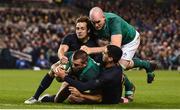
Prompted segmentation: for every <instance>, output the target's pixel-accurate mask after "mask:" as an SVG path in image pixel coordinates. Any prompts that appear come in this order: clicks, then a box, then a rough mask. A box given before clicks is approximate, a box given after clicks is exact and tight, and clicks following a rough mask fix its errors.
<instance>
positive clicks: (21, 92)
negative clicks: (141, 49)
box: [0, 70, 180, 109]
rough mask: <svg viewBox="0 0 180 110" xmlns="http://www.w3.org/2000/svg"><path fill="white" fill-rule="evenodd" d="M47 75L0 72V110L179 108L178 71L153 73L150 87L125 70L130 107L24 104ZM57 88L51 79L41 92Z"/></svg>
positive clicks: (143, 78) (141, 77)
mask: <svg viewBox="0 0 180 110" xmlns="http://www.w3.org/2000/svg"><path fill="white" fill-rule="evenodd" d="M47 72H48V70H42V71H33V70H0V109H58V108H59V109H80V108H82V109H130V108H131V109H132V108H135V109H138V108H142V109H149V108H155V109H157V108H166V109H169V108H172V109H180V72H179V71H156V79H155V81H154V82H153V83H152V84H147V83H146V74H145V72H144V71H136V70H133V71H127V72H126V74H127V76H128V77H129V79H130V80H132V81H133V83H134V84H135V86H136V93H135V100H134V102H132V103H129V104H115V105H100V104H99V105H97V104H94V105H75V104H68V103H62V104H55V103H37V104H33V105H26V104H24V100H26V99H28V98H29V97H31V96H32V95H33V94H34V92H35V90H36V89H37V87H38V85H39V83H40V81H41V79H42V78H43V77H44V75H45V74H46V73H47ZM59 86H60V83H58V82H57V81H55V80H54V82H53V83H52V85H51V86H50V88H48V89H47V90H46V91H45V92H44V93H49V94H54V93H56V92H57V90H58V88H59Z"/></svg>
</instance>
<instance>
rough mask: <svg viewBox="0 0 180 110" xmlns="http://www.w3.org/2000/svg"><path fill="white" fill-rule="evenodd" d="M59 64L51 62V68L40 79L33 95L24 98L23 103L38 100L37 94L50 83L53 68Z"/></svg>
mask: <svg viewBox="0 0 180 110" xmlns="http://www.w3.org/2000/svg"><path fill="white" fill-rule="evenodd" d="M58 65H59V62H57V63H55V64H53V65H52V66H51V70H50V71H49V72H48V73H47V74H46V75H45V76H44V78H43V79H42V80H41V82H40V84H39V87H38V89H37V90H36V92H35V94H34V95H33V97H31V98H29V99H28V100H26V101H25V102H24V103H26V104H33V103H36V102H38V98H39V96H40V95H41V94H42V93H43V92H44V91H45V90H46V89H47V88H48V87H49V86H50V85H51V83H52V81H53V79H54V72H53V69H54V68H55V67H57V66H58Z"/></svg>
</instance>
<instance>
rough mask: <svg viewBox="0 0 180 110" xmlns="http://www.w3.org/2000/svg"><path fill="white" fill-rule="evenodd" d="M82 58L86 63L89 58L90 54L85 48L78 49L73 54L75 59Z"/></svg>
mask: <svg viewBox="0 0 180 110" xmlns="http://www.w3.org/2000/svg"><path fill="white" fill-rule="evenodd" d="M77 59H81V60H82V63H86V62H87V60H88V54H87V53H86V52H85V51H83V50H76V51H75V52H74V55H73V60H77Z"/></svg>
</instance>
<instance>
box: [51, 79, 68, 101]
mask: <svg viewBox="0 0 180 110" xmlns="http://www.w3.org/2000/svg"><path fill="white" fill-rule="evenodd" d="M68 87H69V84H68V83H66V82H63V83H62V84H61V87H60V89H59V91H58V92H57V94H56V96H55V98H54V102H56V103H62V102H63V101H64V100H66V99H67V98H68V96H69V95H70V94H71V93H70V91H69V88H68Z"/></svg>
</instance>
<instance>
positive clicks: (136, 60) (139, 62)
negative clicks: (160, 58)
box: [132, 58, 152, 73]
mask: <svg viewBox="0 0 180 110" xmlns="http://www.w3.org/2000/svg"><path fill="white" fill-rule="evenodd" d="M132 60H133V61H134V68H136V67H140V68H144V69H146V72H147V73H148V72H151V71H152V70H151V68H150V63H149V62H148V61H146V60H141V59H139V58H133V59H132Z"/></svg>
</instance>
